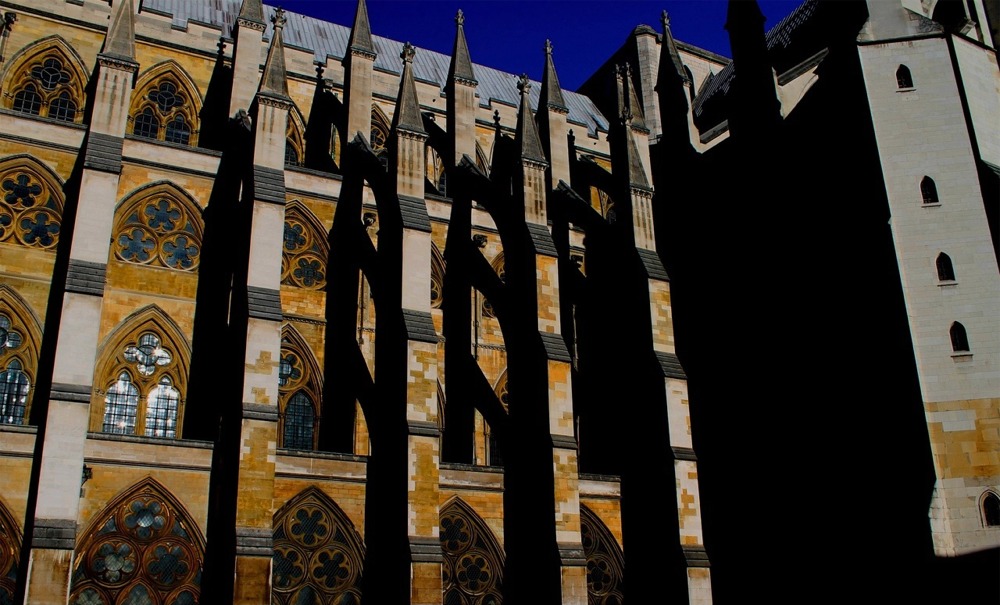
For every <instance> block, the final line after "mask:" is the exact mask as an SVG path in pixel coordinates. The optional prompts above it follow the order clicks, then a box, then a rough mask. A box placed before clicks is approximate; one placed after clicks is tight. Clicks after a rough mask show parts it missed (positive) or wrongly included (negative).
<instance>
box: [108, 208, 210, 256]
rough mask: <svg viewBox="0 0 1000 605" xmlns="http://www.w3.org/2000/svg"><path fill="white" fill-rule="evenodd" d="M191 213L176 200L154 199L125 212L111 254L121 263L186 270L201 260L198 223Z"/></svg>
mask: <svg viewBox="0 0 1000 605" xmlns="http://www.w3.org/2000/svg"><path fill="white" fill-rule="evenodd" d="M192 214H193V211H192V210H188V209H187V206H186V205H185V204H182V203H181V202H179V201H178V200H177V199H175V198H173V197H167V196H155V197H151V198H147V200H145V201H143V202H140V203H139V204H137V205H135V204H132V205H129V210H127V211H125V212H124V214H123V215H119V216H124V220H119V223H118V227H117V233H118V236H117V238H116V240H115V246H114V250H115V254H116V255H117V256H118V258H120V259H121V260H124V261H128V262H130V263H139V264H144V265H157V266H162V267H167V268H170V269H180V270H190V269H193V268H194V267H196V266H197V265H198V262H199V260H200V257H201V233H200V224H199V223H198V222H197V220H196V219H192V218H191V216H192Z"/></svg>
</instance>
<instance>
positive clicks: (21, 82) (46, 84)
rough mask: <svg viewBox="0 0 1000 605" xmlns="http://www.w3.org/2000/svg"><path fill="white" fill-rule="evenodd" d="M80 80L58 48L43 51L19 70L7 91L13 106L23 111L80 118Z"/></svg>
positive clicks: (56, 117)
mask: <svg viewBox="0 0 1000 605" xmlns="http://www.w3.org/2000/svg"><path fill="white" fill-rule="evenodd" d="M78 80H79V78H78V77H76V75H75V74H74V72H73V70H71V69H70V68H69V66H68V65H67V64H66V60H65V59H64V58H63V57H62V56H60V55H59V53H58V52H49V53H45V54H42V55H41V56H40V57H38V58H37V59H35V60H34V61H29V62H27V63H26V64H25V65H24V68H23V69H20V70H18V73H17V75H16V76H15V77H14V79H13V80H12V82H11V86H10V87H9V88H8V90H10V91H11V92H9V93H8V94H7V96H8V97H9V101H8V102H9V103H10V105H9V106H10V108H11V109H13V110H14V111H16V112H20V113H26V114H31V115H35V116H40V117H43V118H51V119H53V120H58V121H60V122H79V121H80V119H81V118H82V117H83V115H82V112H81V111H80V108H81V101H82V90H81V84H80V82H79V81H78Z"/></svg>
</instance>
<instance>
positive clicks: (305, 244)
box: [281, 202, 329, 290]
mask: <svg viewBox="0 0 1000 605" xmlns="http://www.w3.org/2000/svg"><path fill="white" fill-rule="evenodd" d="M325 233H326V231H325V229H324V228H323V226H322V225H321V224H320V222H319V221H318V220H317V219H316V218H315V216H313V214H312V213H311V212H309V210H308V209H306V208H305V207H303V206H301V205H300V204H299V203H297V202H293V203H290V204H289V205H288V206H287V207H286V209H285V227H284V234H283V240H284V241H283V244H282V247H281V283H282V284H285V285H289V286H296V287H299V288H306V289H309V290H322V289H324V288H325V287H326V262H327V258H328V256H329V244H328V242H327V239H326V237H325Z"/></svg>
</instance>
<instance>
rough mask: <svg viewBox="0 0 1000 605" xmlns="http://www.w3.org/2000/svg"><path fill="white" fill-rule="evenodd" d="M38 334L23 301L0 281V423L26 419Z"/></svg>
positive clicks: (38, 326) (31, 390) (34, 370)
mask: <svg viewBox="0 0 1000 605" xmlns="http://www.w3.org/2000/svg"><path fill="white" fill-rule="evenodd" d="M41 337H42V332H41V326H40V324H39V321H38V318H37V317H36V316H35V315H34V313H32V312H31V308H30V307H29V306H28V305H27V302H25V300H24V299H23V298H21V296H20V295H19V294H18V293H17V291H15V290H14V289H13V288H11V287H9V286H7V285H3V284H0V424H25V423H26V422H27V421H28V418H29V412H30V411H31V410H30V408H31V396H32V393H33V389H32V386H33V380H34V375H35V372H36V370H37V367H38V350H39V347H40V344H41Z"/></svg>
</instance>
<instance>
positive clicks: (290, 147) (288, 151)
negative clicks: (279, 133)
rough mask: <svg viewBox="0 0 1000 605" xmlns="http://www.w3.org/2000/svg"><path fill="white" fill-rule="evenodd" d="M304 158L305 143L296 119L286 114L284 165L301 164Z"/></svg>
mask: <svg viewBox="0 0 1000 605" xmlns="http://www.w3.org/2000/svg"><path fill="white" fill-rule="evenodd" d="M304 160H305V145H303V143H302V134H301V133H300V131H299V128H298V125H297V124H296V121H295V120H293V119H292V116H291V115H289V116H288V126H287V127H286V129H285V165H286V166H301V165H302V164H303V161H304Z"/></svg>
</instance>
